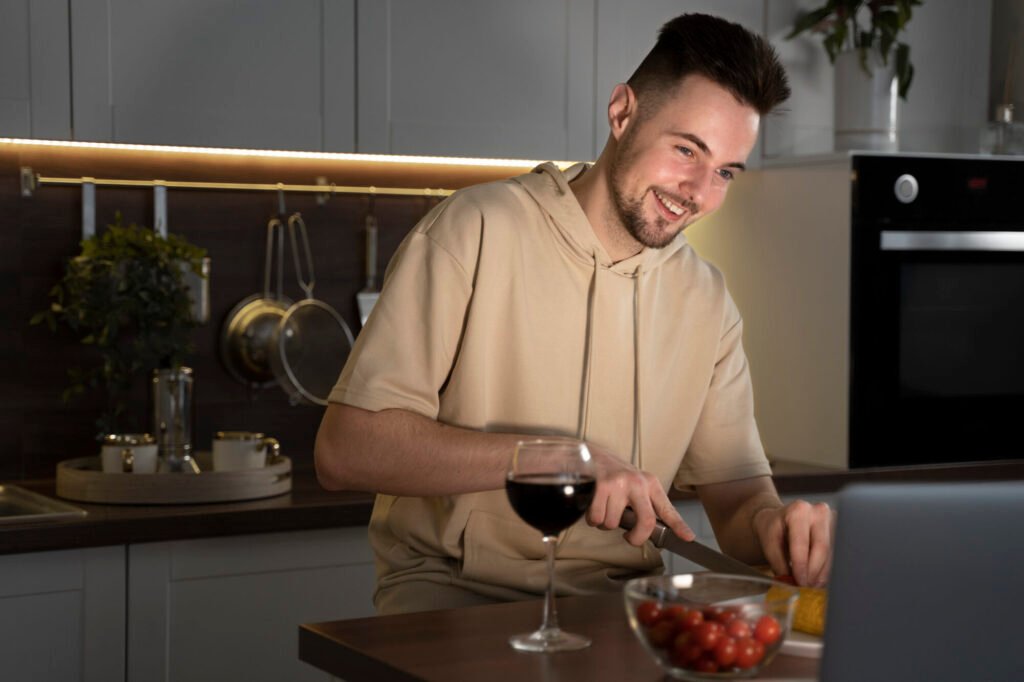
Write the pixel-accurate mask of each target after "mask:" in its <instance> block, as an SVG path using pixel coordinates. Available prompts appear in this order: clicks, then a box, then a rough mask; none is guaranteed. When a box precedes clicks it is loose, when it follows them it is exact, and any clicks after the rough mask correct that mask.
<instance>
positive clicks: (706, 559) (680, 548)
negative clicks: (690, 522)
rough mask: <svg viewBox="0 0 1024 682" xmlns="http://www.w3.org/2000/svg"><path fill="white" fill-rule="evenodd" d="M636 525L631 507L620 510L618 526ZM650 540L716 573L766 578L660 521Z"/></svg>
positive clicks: (630, 526)
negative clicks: (683, 537)
mask: <svg viewBox="0 0 1024 682" xmlns="http://www.w3.org/2000/svg"><path fill="white" fill-rule="evenodd" d="M635 525H636V513H635V512H634V511H633V510H632V509H626V510H624V511H623V512H622V520H621V521H619V527H620V528H623V529H625V530H630V529H631V528H633V527H634V526H635ZM650 539H651V542H653V543H654V546H655V547H657V548H659V549H667V550H668V551H670V552H672V553H673V554H678V555H679V556H681V557H683V558H684V559H689V560H690V561H692V562H693V563H695V564H698V565H699V566H703V567H704V568H707V569H710V570H712V571H715V572H717V573H729V574H733V575H752V576H757V577H758V578H767V577H768V576H766V575H765V574H764V573H761V571H759V570H757V569H756V568H754V567H752V566H748V565H747V564H745V563H743V562H742V561H740V560H739V559H733V558H732V557H731V556H728V555H726V554H722V553H721V552H719V551H718V550H715V549H712V548H711V547H708V546H707V545H705V544H702V543H700V542H697V541H696V540H693V541H691V542H687V541H686V540H683V539H682V538H680V537H679V536H678V535H676V534H675V533H673V532H672V529H671V528H669V527H668V526H666V525H665V524H664V523H662V522H661V521H658V522H657V523H656V524H655V526H654V532H653V533H651V538H650Z"/></svg>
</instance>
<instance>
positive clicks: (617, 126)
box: [608, 83, 637, 140]
mask: <svg viewBox="0 0 1024 682" xmlns="http://www.w3.org/2000/svg"><path fill="white" fill-rule="evenodd" d="M636 115H637V99H636V93H635V92H633V88H631V87H629V85H627V84H626V83H619V84H618V85H616V86H615V89H614V90H612V96H611V100H610V101H609V102H608V128H609V129H610V130H611V134H612V136H613V137H614V138H615V139H616V140H618V139H620V138H621V137H622V134H623V133H624V132H625V131H626V128H627V127H628V126H629V124H630V122H632V121H633V119H635V118H636Z"/></svg>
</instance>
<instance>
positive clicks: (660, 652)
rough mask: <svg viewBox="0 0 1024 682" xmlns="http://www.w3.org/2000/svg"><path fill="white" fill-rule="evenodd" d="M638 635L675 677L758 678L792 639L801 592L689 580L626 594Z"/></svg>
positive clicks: (714, 578) (653, 583)
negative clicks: (795, 607) (798, 597)
mask: <svg viewBox="0 0 1024 682" xmlns="http://www.w3.org/2000/svg"><path fill="white" fill-rule="evenodd" d="M623 594H624V597H625V606H626V617H627V618H629V626H630V627H631V628H632V630H633V634H634V635H636V637H637V639H639V640H640V643H641V644H642V645H643V647H644V649H646V650H647V651H648V652H649V653H650V654H651V656H653V657H654V660H656V661H657V662H658V664H659V665H660V666H661V667H662V668H663V669H664V670H665V671H666V672H667V673H668V674H669V675H671V676H672V677H675V678H678V679H682V680H709V679H710V680H724V679H735V678H742V677H753V676H755V675H757V674H758V672H760V670H761V669H762V668H763V667H764V666H766V665H768V664H769V663H770V662H771V660H772V659H773V658H774V657H775V654H776V653H778V651H779V649H780V648H781V647H782V643H783V642H784V641H785V639H786V636H787V635H788V634H789V630H790V626H791V625H792V620H793V610H794V609H793V606H794V604H795V603H796V600H797V596H798V594H799V592H798V590H797V588H795V587H793V586H790V585H785V584H782V583H779V582H776V581H774V580H771V579H769V578H755V577H747V576H741V575H726V574H724V573H686V574H682V575H665V576H657V577H652V578H636V579H634V580H630V581H629V582H627V583H626V586H625V589H624V592H623Z"/></svg>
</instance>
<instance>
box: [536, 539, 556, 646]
mask: <svg viewBox="0 0 1024 682" xmlns="http://www.w3.org/2000/svg"><path fill="white" fill-rule="evenodd" d="M557 541H558V538H557V537H555V536H553V535H545V536H544V551H545V554H546V555H547V563H548V589H547V593H546V594H545V596H544V622H543V623H542V624H541V626H540V629H541V630H543V631H548V630H557V629H558V611H557V610H556V609H555V543H556V542H557Z"/></svg>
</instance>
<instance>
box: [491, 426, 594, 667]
mask: <svg viewBox="0 0 1024 682" xmlns="http://www.w3.org/2000/svg"><path fill="white" fill-rule="evenodd" d="M595 488H596V479H595V469H594V463H593V460H592V458H591V456H590V451H589V450H588V449H587V446H586V445H585V444H584V443H581V442H579V441H574V440H568V439H562V440H556V439H550V440H548V439H538V440H531V441H520V442H519V443H517V444H516V449H515V452H514V453H513V454H512V464H511V466H510V467H509V470H508V475H507V477H506V479H505V492H506V493H507V494H508V500H509V503H510V504H511V505H512V508H513V509H514V510H515V512H516V514H518V515H519V517H520V518H521V519H522V520H523V521H525V522H526V523H528V524H530V525H531V526H533V527H534V528H536V529H537V530H538V531H540V533H541V535H542V539H543V541H544V548H545V554H546V557H547V569H548V586H547V590H546V592H545V597H544V620H543V622H542V623H541V626H540V628H539V629H538V630H535V631H534V632H529V633H526V634H522V635H515V636H514V637H510V638H509V644H511V645H512V646H513V647H514V648H515V649H518V650H520V651H539V652H548V651H572V650H574V649H582V648H584V647H588V646H590V640H589V639H588V638H587V637H584V636H582V635H576V634H572V633H569V632H565V631H564V630H562V629H560V628H559V627H558V614H557V612H556V610H555V587H554V586H555V543H556V541H557V540H558V534H559V533H561V532H562V531H563V530H565V529H566V528H568V527H569V526H571V525H572V524H574V523H576V522H577V521H579V520H580V518H581V517H582V516H583V514H584V513H585V512H586V511H587V507H589V506H590V502H591V500H593V499H594V490H595Z"/></svg>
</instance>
